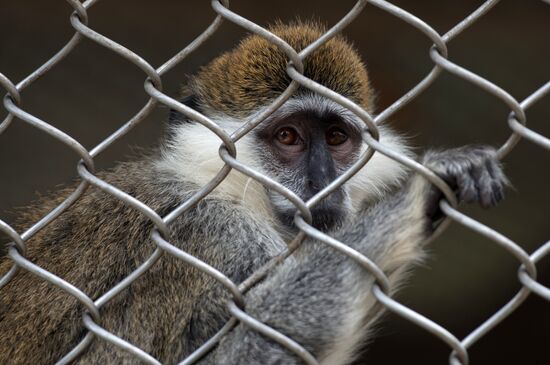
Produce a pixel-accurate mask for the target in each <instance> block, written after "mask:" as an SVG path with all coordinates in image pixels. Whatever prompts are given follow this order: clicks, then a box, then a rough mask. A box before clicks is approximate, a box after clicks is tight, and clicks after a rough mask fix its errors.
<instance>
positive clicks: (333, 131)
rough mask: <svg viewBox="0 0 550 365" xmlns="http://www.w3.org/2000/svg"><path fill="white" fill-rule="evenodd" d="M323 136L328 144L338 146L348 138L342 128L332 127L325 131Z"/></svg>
mask: <svg viewBox="0 0 550 365" xmlns="http://www.w3.org/2000/svg"><path fill="white" fill-rule="evenodd" d="M325 138H326V140H327V144H328V145H329V146H338V145H341V144H342V143H344V142H346V141H347V140H348V135H347V134H346V132H345V131H344V130H342V129H340V128H337V127H332V128H330V129H329V130H328V131H327V133H326V136H325Z"/></svg>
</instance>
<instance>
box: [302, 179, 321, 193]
mask: <svg viewBox="0 0 550 365" xmlns="http://www.w3.org/2000/svg"><path fill="white" fill-rule="evenodd" d="M322 185H323V184H321V183H320V182H319V181H314V180H312V179H308V180H307V182H306V186H307V188H308V190H309V192H310V194H311V195H315V194H317V193H318V192H320V191H321V190H322V189H323V188H324V186H322Z"/></svg>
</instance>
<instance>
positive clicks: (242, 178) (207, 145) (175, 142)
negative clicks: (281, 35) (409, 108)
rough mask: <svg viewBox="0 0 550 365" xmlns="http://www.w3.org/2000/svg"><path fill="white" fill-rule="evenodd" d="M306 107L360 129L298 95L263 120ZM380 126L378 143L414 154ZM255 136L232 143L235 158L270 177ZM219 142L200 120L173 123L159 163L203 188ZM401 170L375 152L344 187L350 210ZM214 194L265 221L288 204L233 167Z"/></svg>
mask: <svg viewBox="0 0 550 365" xmlns="http://www.w3.org/2000/svg"><path fill="white" fill-rule="evenodd" d="M304 110H318V111H330V112H332V113H334V114H337V115H339V116H340V117H341V118H342V119H345V120H347V121H349V122H351V123H354V124H355V125H357V126H358V127H360V128H361V129H363V128H362V127H363V126H364V123H363V122H362V121H361V120H360V119H359V118H358V117H356V116H355V115H354V114H353V113H351V112H350V111H348V110H347V109H345V108H344V107H342V106H340V105H339V104H337V103H335V102H333V101H331V100H329V99H326V98H324V97H322V96H318V95H309V96H301V97H299V98H292V99H290V100H288V101H287V102H286V103H285V104H284V105H283V106H282V107H281V108H279V109H278V110H277V111H276V112H275V113H273V114H272V115H271V116H270V117H269V118H268V119H267V120H265V121H264V122H263V123H269V122H270V121H273V120H276V119H279V118H284V117H285V116H288V115H291V114H293V113H296V112H299V111H304ZM261 111H262V110H258V111H257V112H256V113H253V114H252V115H251V116H250V117H249V118H247V120H251V119H252V118H253V117H254V116H255V115H257V114H258V113H260V112H261ZM206 116H208V117H209V118H210V119H211V120H213V121H214V122H215V123H217V124H218V125H219V126H220V127H222V128H223V129H224V130H225V131H226V132H227V133H229V134H230V133H232V132H233V131H235V130H236V129H237V128H239V127H240V126H242V125H243V123H244V122H246V121H247V120H238V119H235V118H232V117H228V116H226V115H220V114H219V113H207V114H206ZM379 130H380V142H381V143H382V144H385V145H387V146H388V147H390V148H392V149H393V150H395V151H398V152H400V153H403V154H405V155H409V156H411V155H412V153H411V151H410V148H409V147H408V146H407V145H406V144H405V141H404V140H403V139H402V138H401V137H399V136H397V135H395V133H394V132H393V131H391V130H390V129H389V128H387V127H385V126H379ZM254 139H255V137H254V135H253V134H250V133H249V134H247V135H246V136H244V137H243V138H241V139H240V140H239V141H238V142H237V143H236V148H237V159H238V160H239V161H241V162H243V163H244V164H246V165H247V166H249V167H251V168H253V169H254V170H256V171H258V172H261V173H263V174H265V175H268V172H267V171H265V170H264V169H263V168H262V166H261V164H260V162H259V159H258V158H257V157H256V155H257V153H258V152H257V150H256V148H255V146H257V143H256V141H255V140H254ZM220 144H221V140H220V139H219V138H218V137H217V136H216V135H215V134H214V133H213V132H211V131H210V130H208V129H207V128H206V127H204V126H202V125H200V124H199V123H182V124H179V125H177V127H175V130H174V137H173V138H172V140H171V141H170V143H169V144H168V145H167V146H165V148H164V149H163V151H162V156H161V159H160V160H159V161H158V163H157V166H158V168H160V169H162V170H165V171H169V172H170V173H172V174H174V175H175V176H177V177H179V178H181V179H182V180H184V181H189V182H192V183H195V184H197V185H199V186H203V185H205V184H207V183H208V182H209V181H210V180H211V179H212V178H214V176H215V175H216V174H217V173H218V172H219V171H220V170H221V169H222V167H223V165H224V162H223V161H222V159H221V157H220V156H219V154H218V150H219V146H220ZM366 149H367V145H366V143H363V146H362V151H361V152H364V151H365V150H366ZM405 172H406V171H405V169H404V167H403V166H402V165H401V164H399V163H397V162H395V161H393V160H392V159H390V158H388V157H386V156H384V155H382V154H381V153H378V152H376V153H375V154H374V155H373V156H372V158H371V160H370V161H369V162H368V163H367V164H366V165H365V166H364V167H363V168H362V169H361V170H360V171H359V172H358V173H357V174H356V175H355V176H354V177H352V178H351V179H350V180H349V181H348V182H347V183H346V184H345V185H344V193H345V195H347V196H349V198H350V200H351V205H352V209H354V210H356V209H357V208H358V207H359V206H360V204H361V202H363V201H365V200H373V199H375V198H377V197H379V196H381V195H382V194H384V193H385V192H387V191H388V189H389V188H391V187H393V186H396V185H398V184H399V183H400V182H401V181H402V179H403V178H404V176H405ZM268 176H269V175H268ZM213 194H216V196H218V197H221V198H225V199H229V200H233V201H235V202H237V203H239V204H242V205H244V206H245V207H247V208H249V209H251V210H252V211H254V212H255V213H256V214H258V215H260V216H262V217H263V218H265V219H269V220H271V219H272V217H273V210H272V205H273V204H276V205H277V209H285V208H286V209H288V208H291V203H290V202H288V201H287V200H286V199H285V198H282V197H278V198H276V197H275V196H273V197H271V199H270V197H269V196H268V194H267V193H266V191H265V189H264V187H263V186H262V185H261V184H260V183H258V182H257V181H255V180H254V179H251V178H249V177H248V176H246V175H244V174H241V173H240V172H238V171H236V170H232V171H231V172H230V174H229V175H228V176H227V177H226V179H225V180H224V181H223V182H222V183H221V184H220V185H219V186H218V187H217V188H216V189H215V190H214V192H213ZM348 204H349V202H348Z"/></svg>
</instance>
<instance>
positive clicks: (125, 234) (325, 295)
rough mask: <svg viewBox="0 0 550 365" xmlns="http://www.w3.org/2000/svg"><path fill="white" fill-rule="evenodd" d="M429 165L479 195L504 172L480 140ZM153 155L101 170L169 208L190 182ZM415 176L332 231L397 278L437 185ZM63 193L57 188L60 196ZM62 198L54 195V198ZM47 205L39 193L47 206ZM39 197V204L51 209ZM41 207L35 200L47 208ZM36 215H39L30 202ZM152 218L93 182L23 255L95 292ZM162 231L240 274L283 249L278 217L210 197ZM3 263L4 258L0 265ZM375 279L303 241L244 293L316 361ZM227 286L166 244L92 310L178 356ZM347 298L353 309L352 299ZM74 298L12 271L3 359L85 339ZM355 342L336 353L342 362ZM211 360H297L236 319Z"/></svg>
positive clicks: (204, 326) (46, 354) (3, 305)
mask: <svg viewBox="0 0 550 365" xmlns="http://www.w3.org/2000/svg"><path fill="white" fill-rule="evenodd" d="M424 162H425V163H426V164H427V165H428V167H430V168H433V169H434V170H435V171H436V172H438V173H440V174H441V175H442V177H444V178H445V179H446V180H447V181H449V182H450V183H451V184H454V185H455V186H456V188H457V191H458V192H459V195H460V196H461V197H463V198H465V199H467V200H474V201H479V202H481V203H482V204H486V205H488V204H492V203H496V202H497V201H498V200H500V199H501V198H502V187H503V186H504V185H505V183H506V180H505V178H504V176H503V174H502V171H501V169H500V166H499V164H498V163H497V162H496V160H495V158H494V151H492V150H491V149H488V148H486V147H483V148H481V147H475V148H462V149H458V150H451V151H443V152H430V153H428V154H427V155H426V157H425V159H424ZM155 166H156V165H155V164H154V163H153V162H151V160H150V159H145V160H143V161H138V162H133V163H126V164H122V165H121V166H119V167H118V168H116V169H115V170H114V171H112V172H109V173H105V174H102V175H101V178H102V179H105V180H106V181H108V182H110V183H112V184H113V185H115V186H118V187H119V188H121V189H122V190H124V191H127V192H129V193H130V194H132V195H134V196H136V197H137V198H138V199H140V200H141V201H143V202H144V203H146V204H148V205H150V206H151V207H152V208H153V209H155V210H156V211H157V212H158V213H159V214H165V213H167V212H168V211H170V210H171V209H173V208H174V207H175V206H176V205H177V204H178V203H179V202H181V201H183V200H184V199H185V198H186V197H188V196H189V195H190V194H192V192H193V191H195V189H196V188H197V187H196V186H194V185H192V184H190V183H186V182H184V181H181V180H180V179H175V178H174V177H173V176H171V175H170V174H167V173H166V172H163V171H160V170H157V169H156V167H155ZM436 191H437V190H436V189H435V188H433V187H432V186H431V185H430V184H429V183H428V182H426V181H425V180H424V179H423V178H421V177H419V176H411V178H410V179H409V181H408V182H407V184H406V185H405V186H404V187H403V188H402V189H401V190H400V191H398V192H396V193H395V194H388V195H387V196H386V197H385V198H384V199H382V200H381V201H379V202H378V203H377V204H375V205H369V204H364V206H363V208H362V209H361V210H360V211H359V212H358V214H357V215H356V216H355V217H350V218H349V219H348V220H347V222H346V223H345V224H344V226H343V227H342V228H340V229H338V230H336V231H334V232H331V233H330V234H331V235H333V236H334V237H336V238H338V239H340V240H341V241H342V242H344V243H346V244H348V245H350V246H351V247H353V248H355V249H357V250H359V251H360V252H362V253H363V254H365V255H366V256H367V257H369V258H371V259H372V260H374V261H375V262H376V263H377V264H378V265H379V266H380V267H381V268H382V269H383V270H384V271H385V272H386V273H388V275H390V277H391V279H392V282H397V281H398V280H400V279H401V278H402V277H403V274H404V273H405V272H406V271H407V270H406V269H407V268H408V267H409V266H410V264H412V263H414V262H415V261H416V260H418V258H419V257H421V243H422V241H423V240H424V239H425V238H426V237H427V235H429V233H430V231H431V230H430V226H431V223H432V219H431V218H430V217H429V215H428V212H430V211H434V206H436V205H437V200H438V198H439V195H438V194H437V193H436ZM59 199H60V198H59ZM59 199H54V200H53V201H51V203H49V204H50V205H55V204H56V202H57V201H59ZM46 205H47V204H46ZM46 208H47V207H46ZM46 208H37V209H39V210H45V209H46ZM36 214H40V211H39V212H36ZM151 228H152V225H151V223H150V222H149V221H148V220H147V219H146V218H144V217H142V216H140V215H139V213H136V212H135V211H133V210H132V209H130V208H127V207H125V206H124V205H123V204H122V203H121V202H119V201H118V200H117V199H114V198H112V197H110V196H108V195H106V194H104V193H103V192H101V191H99V190H97V189H95V188H91V189H89V190H88V192H87V193H86V195H85V196H84V197H83V198H82V199H81V200H79V201H78V202H77V203H76V204H75V205H74V206H73V207H71V208H70V209H69V210H68V211H67V212H66V213H64V214H63V215H62V216H61V217H60V218H59V219H57V220H56V221H54V222H53V223H52V224H50V225H49V226H48V227H46V228H45V229H44V230H43V231H42V232H41V233H39V234H38V236H37V237H35V238H33V239H32V240H31V241H30V242H29V254H28V257H29V259H30V260H32V261H33V262H35V263H36V264H38V265H40V266H42V267H44V268H45V269H47V270H50V271H52V272H54V273H56V274H57V275H59V276H61V277H63V278H64V279H65V280H68V281H69V282H71V283H73V284H74V285H76V286H77V287H79V288H81V289H82V290H83V291H84V292H85V293H87V294H88V295H90V296H91V297H92V298H97V297H98V296H99V295H101V294H102V293H104V292H105V291H106V290H108V289H109V288H110V287H112V286H114V285H115V284H116V283H118V282H119V281H120V280H121V279H122V278H124V276H125V275H128V274H129V273H130V272H131V271H132V270H133V269H134V268H136V267H137V266H138V265H139V264H140V263H141V262H143V261H144V260H145V259H146V258H147V257H148V255H149V254H150V253H151V252H152V251H153V249H154V245H153V244H152V242H150V241H149V239H148V235H149V232H150V230H151ZM170 238H171V242H172V243H173V244H175V245H176V246H178V247H180V248H181V249H183V250H185V251H186V252H188V253H190V254H192V255H194V256H196V257H198V258H200V259H201V260H204V261H206V262H208V263H210V264H211V265H213V266H214V267H216V268H218V269H219V270H221V271H222V272H224V273H225V274H226V275H227V276H228V277H229V278H231V279H232V280H234V281H235V282H237V283H239V282H241V281H242V280H243V279H244V278H246V277H247V276H248V275H250V274H251V273H252V272H253V271H254V270H255V269H257V268H258V267H259V266H261V265H262V264H263V263H265V262H266V261H267V260H269V259H270V258H271V257H272V256H273V255H274V254H275V251H277V250H274V247H279V248H280V249H283V248H284V242H283V240H282V239H281V237H280V236H279V234H278V233H277V231H276V230H275V228H274V227H273V226H272V225H271V224H269V223H266V222H264V221H262V220H260V219H258V218H256V217H255V216H254V212H252V211H250V210H249V209H245V208H243V207H242V206H241V205H239V204H238V203H236V202H233V201H231V200H225V199H221V198H207V199H205V200H203V201H202V202H200V203H199V204H198V205H197V206H196V207H195V208H193V209H192V210H191V211H189V212H187V213H186V214H184V215H182V216H181V217H179V218H178V219H177V220H176V221H175V222H174V224H173V225H172V226H171V237H170ZM9 265H10V262H9V261H5V262H3V263H2V264H1V265H0V271H1V272H5V271H6V270H7V269H8V268H9ZM371 285H372V278H371V277H370V275H369V274H368V273H367V272H365V271H364V270H363V269H361V268H360V267H359V266H358V265H357V264H355V263H354V262H353V261H352V260H350V259H348V258H346V257H344V256H343V255H341V254H339V253H336V252H334V251H333V250H332V249H330V248H328V247H325V246H324V245H323V244H320V243H317V242H314V241H306V242H304V245H303V246H302V248H300V249H299V252H297V254H296V255H295V259H292V260H288V261H286V262H285V263H283V264H282V265H280V266H279V267H277V268H276V270H275V271H274V272H272V273H271V274H270V275H269V276H268V278H267V279H266V280H264V282H263V283H261V284H260V285H258V286H257V287H255V288H254V289H253V290H251V292H250V293H249V294H248V295H247V296H246V309H247V312H248V313H250V314H251V315H252V316H254V317H255V318H257V319H259V320H261V321H262V322H264V323H266V324H268V325H269V326H271V327H273V328H275V329H277V330H279V331H281V332H282V333H284V334H285V335H287V336H289V337H291V338H293V339H294V340H296V341H298V342H299V343H300V344H302V345H303V346H304V347H305V348H306V349H307V350H309V351H310V352H311V353H312V354H313V355H314V356H316V357H318V358H319V359H321V360H322V359H324V358H327V357H329V356H330V352H331V351H333V350H334V349H335V346H336V345H335V344H336V343H337V342H338V338H335V334H337V333H340V332H341V331H340V330H342V328H340V327H341V326H342V324H344V323H346V316H348V315H349V313H350V311H349V308H350V306H356V304H353V303H356V302H359V303H364V306H363V307H361V306H359V312H360V313H359V312H358V313H359V315H360V316H361V317H362V318H363V323H362V324H361V326H360V328H359V329H358V331H359V333H360V335H361V336H359V337H357V336H356V337H354V338H356V339H357V342H358V343H357V344H353V346H352V349H351V350H354V349H355V348H356V346H357V345H359V344H360V343H362V342H364V341H365V340H366V338H367V333H368V331H367V330H368V327H369V326H370V325H372V323H373V319H374V318H375V317H376V316H377V314H378V313H379V309H380V308H379V307H378V306H377V305H376V304H375V302H374V301H373V300H372V297H371V296H370V290H369V289H370V286H371ZM227 298H228V294H227V292H226V291H225V290H224V289H223V288H222V287H221V286H220V285H219V284H218V283H217V282H216V281H215V280H213V279H211V278H209V277H208V276H207V275H205V274H202V273H200V272H198V271H197V270H195V269H193V268H190V267H189V266H188V265H186V264H184V263H182V262H180V261H178V260H177V259H175V258H173V257H170V256H169V255H164V256H163V257H162V258H161V260H160V261H159V262H158V263H157V264H156V265H155V266H153V268H152V269H151V270H150V271H149V272H147V273H146V274H145V275H144V276H143V277H142V278H140V279H139V280H138V281H137V282H135V283H134V284H132V285H131V286H130V287H129V289H127V290H125V291H124V292H123V293H121V294H120V295H119V296H118V297H116V299H115V300H113V301H112V302H110V303H108V304H107V305H106V306H105V307H104V308H102V310H101V315H102V322H101V323H100V324H101V325H102V326H103V327H105V328H106V329H107V330H108V331H111V332H113V333H115V334H116V335H118V336H120V337H122V338H124V339H126V340H128V341H130V342H131V343H133V344H135V345H137V346H139V347H140V348H141V349H143V350H145V351H147V352H148V353H150V354H152V355H153V356H154V357H156V358H157V359H159V360H161V361H162V362H163V363H166V364H174V363H177V362H178V361H181V360H182V359H183V358H184V357H185V356H186V355H188V354H189V353H190V352H192V351H193V350H194V349H196V348H197V347H198V346H200V345H201V344H202V343H203V342H204V341H206V340H207V339H208V338H209V337H210V336H212V335H213V334H214V333H215V332H216V331H217V330H218V329H219V328H221V326H223V324H224V323H225V322H226V321H227V319H228V314H227V311H226V309H225V301H226V299H227ZM354 308H355V307H354ZM82 311H83V308H82V307H81V306H79V305H78V304H77V302H76V301H75V300H74V299H73V298H71V297H70V296H68V295H66V294H64V293H63V292H61V291H60V290H58V289H56V288H54V287H53V286H51V285H49V284H47V283H45V282H43V281H41V280H39V279H36V278H35V277H33V276H32V274H30V273H28V272H25V271H23V270H22V271H21V272H20V273H18V275H17V276H16V277H15V278H14V279H13V280H12V281H11V282H10V283H9V284H8V285H7V286H6V287H5V288H3V290H2V295H1V296H0V363H2V364H31V363H32V364H50V363H53V362H55V361H56V360H58V359H59V358H61V357H62V356H63V355H64V354H65V353H66V352H68V351H69V350H70V349H71V348H72V346H74V345H75V344H76V343H78V341H79V340H80V339H81V338H82V336H83V335H84V333H85V331H84V328H83V326H82V324H81V317H80V316H81V313H82ZM352 355H353V353H351V355H350V356H348V357H343V358H342V359H341V362H338V363H339V364H346V363H349V361H351V359H352V357H353V356H352ZM78 363H79V364H92V363H93V364H96V363H116V364H134V363H136V359H135V358H134V357H133V356H132V355H130V354H128V353H126V352H124V351H121V350H119V349H117V348H115V347H114V346H111V345H109V344H107V343H106V342H104V341H101V340H99V339H96V340H95V341H94V342H93V344H92V346H91V347H90V348H89V349H88V350H87V351H86V352H85V354H84V355H83V356H82V357H81V358H80V359H79V360H78ZM204 363H207V364H299V363H300V361H299V360H298V359H297V358H296V357H295V356H294V355H293V354H291V353H290V352H288V351H287V350H285V349H283V348H282V347H281V346H279V345H278V344H276V343H273V342H271V341H270V340H269V339H267V338H265V337H263V336H262V335H259V334H257V333H255V332H254V331H250V330H248V329H247V328H246V327H245V326H243V325H239V326H237V327H236V328H235V329H234V330H233V331H232V332H231V333H230V334H229V335H228V336H227V337H226V338H225V339H224V340H223V341H222V343H221V344H220V346H219V347H218V348H217V349H216V350H215V351H214V352H213V353H211V354H210V355H208V357H207V358H205V359H204Z"/></svg>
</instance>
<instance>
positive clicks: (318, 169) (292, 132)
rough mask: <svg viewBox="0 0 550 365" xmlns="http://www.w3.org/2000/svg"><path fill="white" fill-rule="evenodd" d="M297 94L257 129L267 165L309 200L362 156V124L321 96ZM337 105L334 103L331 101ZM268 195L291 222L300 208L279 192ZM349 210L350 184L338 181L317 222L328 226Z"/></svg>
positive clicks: (320, 205) (319, 206) (283, 218)
mask: <svg viewBox="0 0 550 365" xmlns="http://www.w3.org/2000/svg"><path fill="white" fill-rule="evenodd" d="M299 104H300V102H298V101H296V100H294V101H292V102H291V103H290V104H289V105H287V106H286V107H283V109H282V111H281V112H279V113H276V114H274V115H273V116H272V117H271V118H270V119H269V120H268V121H267V123H265V125H264V126H263V127H262V128H261V129H259V130H258V131H257V133H258V137H259V140H260V141H261V143H260V144H261V145H262V146H261V149H260V151H261V153H260V155H261V159H262V165H263V168H264V169H265V170H266V172H267V173H268V174H269V175H270V176H272V177H273V178H275V179H276V180H277V181H278V182H279V183H281V184H283V185H284V186H285V187H287V188H288V189H290V190H291V191H293V192H294V193H296V194H297V195H298V196H299V197H300V198H301V199H302V200H304V201H307V200H309V199H310V198H312V197H313V196H314V195H315V194H317V193H319V192H320V191H321V190H322V189H323V188H325V187H326V186H327V185H329V184H330V183H331V182H332V181H333V180H334V179H336V178H337V177H338V176H339V175H341V174H342V173H343V172H344V171H345V170H346V169H347V168H349V166H350V165H351V164H352V163H353V162H354V161H356V159H357V157H358V156H359V153H360V150H361V146H362V137H361V128H360V125H359V124H358V123H357V122H356V121H352V120H350V118H349V115H347V114H345V115H344V114H342V113H339V112H338V111H339V108H329V107H327V106H328V105H325V104H322V103H321V102H320V101H319V99H318V98H317V100H316V102H314V103H307V104H308V105H305V104H303V105H299ZM329 105H330V106H333V105H332V104H329ZM269 197H270V200H271V203H272V206H273V209H274V211H275V213H276V215H277V216H278V218H279V219H280V220H281V221H282V222H283V223H284V224H287V225H292V222H293V219H294V214H295V213H296V208H295V207H294V205H292V204H291V203H290V202H289V201H288V200H287V199H286V198H284V197H283V196H281V195H280V194H278V193H277V192H274V191H270V192H269ZM350 210H351V202H350V198H349V194H348V193H347V191H346V187H345V186H344V187H340V188H338V190H336V191H335V192H333V193H332V194H331V195H329V196H328V197H326V198H325V199H323V200H322V201H321V202H319V203H318V204H317V205H315V206H314V207H313V208H312V210H311V213H312V216H313V225H314V226H315V227H316V228H318V229H321V230H327V229H330V228H332V227H334V226H335V225H337V224H339V223H340V222H342V221H343V220H344V219H345V218H346V216H347V214H348V212H350Z"/></svg>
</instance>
